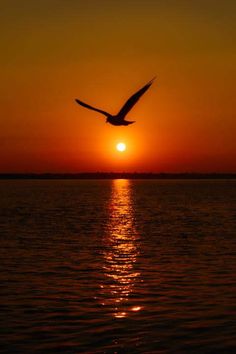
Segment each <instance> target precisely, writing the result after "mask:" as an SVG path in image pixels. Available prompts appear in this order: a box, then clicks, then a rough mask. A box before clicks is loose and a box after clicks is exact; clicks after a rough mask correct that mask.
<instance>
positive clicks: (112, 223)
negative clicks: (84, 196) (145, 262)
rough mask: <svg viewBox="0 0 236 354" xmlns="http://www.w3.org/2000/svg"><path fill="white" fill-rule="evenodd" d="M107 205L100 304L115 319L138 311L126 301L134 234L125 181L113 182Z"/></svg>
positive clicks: (132, 272)
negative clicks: (102, 297)
mask: <svg viewBox="0 0 236 354" xmlns="http://www.w3.org/2000/svg"><path fill="white" fill-rule="evenodd" d="M112 183H113V185H112V195H111V200H110V204H109V221H108V225H107V234H106V239H105V251H104V272H105V276H106V281H105V283H104V284H102V285H101V289H102V290H103V296H104V303H103V304H104V305H107V306H111V308H112V313H113V315H114V316H115V317H116V318H123V317H127V316H128V314H129V313H131V312H137V311H140V310H141V307H140V306H138V305H137V304H135V305H134V304H133V301H130V296H131V294H132V292H133V288H134V284H135V281H136V278H137V277H138V276H139V275H140V274H139V273H138V272H137V271H135V269H134V265H135V263H136V259H137V256H138V247H137V246H138V245H137V242H138V235H137V232H136V229H135V225H134V216H133V205H132V198H131V188H130V183H131V182H130V181H129V180H123V179H121V180H114V181H113V182H112Z"/></svg>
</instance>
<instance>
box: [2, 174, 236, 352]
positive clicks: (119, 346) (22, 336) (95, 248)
mask: <svg viewBox="0 0 236 354" xmlns="http://www.w3.org/2000/svg"><path fill="white" fill-rule="evenodd" d="M0 237H1V251H0V253H1V268H0V287H1V292H0V319H1V348H2V349H0V350H2V351H1V353H24V354H26V353H31V354H32V353H46V354H47V353H49V354H50V353H68V354H69V353H150V354H151V353H161V354H163V353H214V354H219V353H231V352H232V353H233V352H236V276H235V275H236V180H127V179H114V180H1V181H0Z"/></svg>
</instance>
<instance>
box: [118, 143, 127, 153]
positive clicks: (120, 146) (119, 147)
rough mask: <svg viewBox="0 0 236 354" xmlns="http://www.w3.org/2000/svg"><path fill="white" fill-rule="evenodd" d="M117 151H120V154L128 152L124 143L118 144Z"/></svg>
mask: <svg viewBox="0 0 236 354" xmlns="http://www.w3.org/2000/svg"><path fill="white" fill-rule="evenodd" d="M116 150H118V151H120V152H123V151H125V150H126V145H125V144H124V143H118V144H117V145H116Z"/></svg>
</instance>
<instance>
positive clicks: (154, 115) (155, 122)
mask: <svg viewBox="0 0 236 354" xmlns="http://www.w3.org/2000/svg"><path fill="white" fill-rule="evenodd" d="M235 23H236V1H235V0H232V1H231V0H224V1H223V0H220V1H218V0H204V1H202V0H191V1H189V0H188V1H187V0H176V1H175V0H155V1H150V0H145V1H144V0H140V1H139V0H136V1H131V0H119V1H116V0H114V1H113V0H110V1H106V0H99V1H95V0H93V1H91V0H86V1H80V0H67V1H65V0H63V1H62V0H57V1H56V0H40V1H31V0H21V1H18V0H8V1H5V0H2V1H1V4H0V46H1V56H0V75H1V85H0V172H22V173H27V172H82V171H88V172H93V171H94V172H95V171H113V172H116V171H127V172H133V171H136V172H143V171H146V172H236V142H235V141H236V139H235V132H236V104H235V82H236V68H235V62H236V46H235V43H236V25H235ZM154 76H157V78H156V80H155V82H154V83H153V85H152V86H151V88H150V89H149V90H148V91H147V92H146V93H145V94H144V96H143V97H142V98H141V99H140V101H139V102H138V103H137V105H136V106H135V107H134V108H133V109H132V110H131V111H130V113H129V115H128V116H127V119H128V120H135V121H136V123H135V124H132V125H130V126H128V127H115V126H112V125H110V124H106V123H105V117H103V116H102V115H100V114H99V113H96V112H93V111H90V110H87V109H85V108H83V107H81V106H79V105H77V104H76V103H75V101H74V99H75V98H79V99H80V100H82V101H85V102H87V103H89V104H91V105H94V106H95V107H98V108H101V109H103V110H105V111H108V112H110V113H112V114H113V113H114V114H115V113H117V112H118V111H119V109H120V108H121V106H122V105H123V104H124V102H125V101H126V100H127V99H128V98H129V96H130V95H132V94H133V93H134V92H135V91H137V90H138V89H139V88H141V87H142V86H143V85H145V84H146V83H147V82H148V81H149V80H150V79H152V78H153V77H154ZM118 142H124V143H125V144H126V146H127V150H126V151H125V152H123V153H121V152H118V151H117V150H116V148H115V147H116V144H117V143H118Z"/></svg>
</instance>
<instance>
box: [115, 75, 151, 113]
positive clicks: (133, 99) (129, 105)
mask: <svg viewBox="0 0 236 354" xmlns="http://www.w3.org/2000/svg"><path fill="white" fill-rule="evenodd" d="M155 78H156V77H154V78H153V79H152V80H151V81H149V82H148V83H147V84H146V85H145V86H143V87H142V88H141V89H140V90H139V91H138V92H136V93H135V94H134V95H133V96H131V97H130V98H129V99H128V101H127V102H126V103H125V104H124V106H123V107H122V108H121V110H120V112H119V113H118V116H119V117H120V118H121V119H124V118H125V116H126V115H127V113H128V112H129V111H130V110H131V108H132V107H133V106H134V105H135V103H136V102H137V101H138V100H139V99H140V97H141V96H142V95H143V94H144V93H145V92H146V91H147V90H148V89H149V87H150V86H151V84H152V83H153V81H154V80H155Z"/></svg>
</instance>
